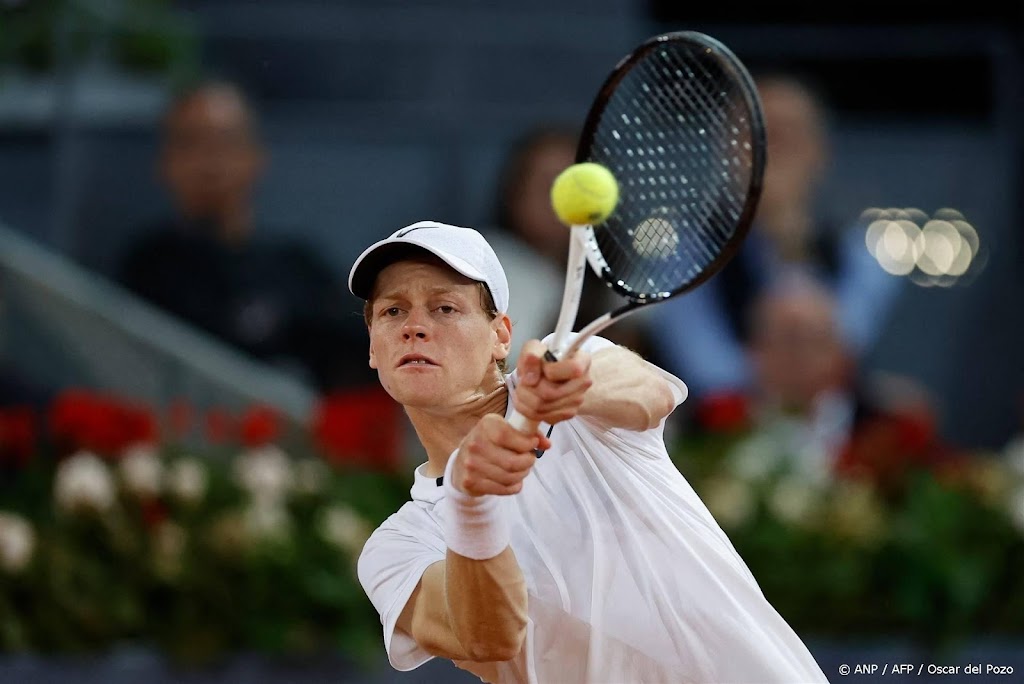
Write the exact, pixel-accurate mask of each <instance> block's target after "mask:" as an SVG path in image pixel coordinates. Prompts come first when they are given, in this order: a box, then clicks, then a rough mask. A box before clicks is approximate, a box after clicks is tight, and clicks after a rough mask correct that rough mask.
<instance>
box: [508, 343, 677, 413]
mask: <svg viewBox="0 0 1024 684" xmlns="http://www.w3.org/2000/svg"><path fill="white" fill-rule="evenodd" d="M577 334H578V333H570V334H569V339H570V340H571V339H573V338H575V337H576V336H577ZM554 336H555V335H554V333H552V334H550V335H548V336H546V337H545V338H544V339H543V340H541V341H542V342H543V343H544V344H545V345H549V344H550V343H551V340H552V338H554ZM614 346H615V343H614V342H612V341H611V340H609V339H607V338H605V337H600V336H598V335H594V336H593V337H590V338H588V339H587V340H585V341H584V342H583V345H582V346H581V347H580V349H582V350H583V351H585V352H587V353H588V354H593V353H595V352H598V351H601V350H602V349H607V348H609V347H614ZM645 363H647V365H648V366H650V368H651V369H653V370H654V371H655V372H656V373H657V374H658V375H659V376H660V377H661V378H663V379H664V380H665V382H667V383H668V384H669V387H670V388H671V389H672V396H673V398H674V399H675V406H679V405H680V404H682V403H683V402H684V401H686V397H687V396H688V395H689V389H687V387H686V383H684V382H683V381H682V380H680V379H679V378H677V377H676V376H675V375H673V374H672V373H669V372H668V371H667V370H665V369H664V368H661V367H660V366H656V365H654V364H653V363H651V362H650V361H645ZM511 380H512V381H511V386H512V387H513V388H515V387H516V386H517V385H518V384H519V372H518V369H517V370H515V371H513V372H512V376H511Z"/></svg>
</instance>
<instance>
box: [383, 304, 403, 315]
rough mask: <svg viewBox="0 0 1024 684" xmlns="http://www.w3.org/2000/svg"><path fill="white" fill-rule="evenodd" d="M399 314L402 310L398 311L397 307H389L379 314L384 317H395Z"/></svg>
mask: <svg viewBox="0 0 1024 684" xmlns="http://www.w3.org/2000/svg"><path fill="white" fill-rule="evenodd" d="M401 312H402V310H401V309H399V308H398V307H397V306H389V307H388V308H386V309H384V311H382V312H381V313H382V314H383V315H384V316H397V315H398V314H400V313H401Z"/></svg>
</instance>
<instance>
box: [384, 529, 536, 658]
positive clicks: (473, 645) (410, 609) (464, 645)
mask: <svg viewBox="0 0 1024 684" xmlns="http://www.w3.org/2000/svg"><path fill="white" fill-rule="evenodd" d="M526 611H527V604H526V582H525V580H524V579H523V573H522V571H521V570H520V569H519V564H518V563H517V562H516V558H515V555H514V554H513V553H512V549H511V548H508V547H506V548H505V550H504V551H502V552H501V553H499V554H498V555H497V556H495V557H494V558H489V559H486V560H474V559H471V558H466V557H464V556H460V555H459V554H457V553H455V552H453V551H452V550H450V549H449V550H448V553H447V555H446V557H445V560H443V561H439V562H437V563H434V564H433V565H431V566H430V567H428V568H427V570H426V572H424V573H423V577H422V578H421V579H420V583H419V585H418V586H417V587H416V589H415V590H414V591H413V593H412V596H410V597H409V602H408V603H406V605H405V609H404V610H403V611H402V614H401V616H400V617H399V618H398V628H399V629H401V630H403V631H405V632H406V633H408V634H410V635H411V636H412V637H413V639H415V640H416V643H417V644H419V646H420V648H422V649H423V650H424V651H426V652H427V653H430V654H431V655H435V656H440V657H442V658H450V659H452V660H471V661H476V662H494V661H501V660H510V659H512V658H514V657H515V656H516V654H517V653H519V651H520V649H521V648H522V644H523V638H524V637H525V635H526Z"/></svg>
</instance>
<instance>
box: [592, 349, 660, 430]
mask: <svg viewBox="0 0 1024 684" xmlns="http://www.w3.org/2000/svg"><path fill="white" fill-rule="evenodd" d="M590 375H591V377H592V378H593V380H594V384H593V385H592V386H591V387H590V389H589V390H587V394H586V395H585V396H584V398H583V405H582V406H581V407H580V415H581V416H587V417H590V418H594V419H596V420H598V421H600V422H601V423H603V424H605V425H607V426H609V427H620V428H626V429H627V430H637V431H641V430H649V429H651V428H653V427H655V426H657V425H658V423H660V422H661V420H662V419H663V418H664V417H665V416H667V415H668V414H669V413H671V412H672V409H673V408H674V406H675V401H674V399H673V396H672V389H671V388H670V387H669V384H668V382H667V381H666V380H665V379H664V378H662V377H661V376H660V375H658V374H657V372H655V371H654V370H653V369H652V368H651V366H650V364H648V363H647V362H646V361H644V360H643V359H642V358H641V357H640V356H639V355H637V354H635V353H633V352H631V351H630V350H628V349H626V348H624V347H609V348H606V349H602V350H600V351H598V352H595V353H594V355H593V359H592V361H591V365H590Z"/></svg>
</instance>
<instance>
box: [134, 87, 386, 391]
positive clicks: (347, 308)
mask: <svg viewBox="0 0 1024 684" xmlns="http://www.w3.org/2000/svg"><path fill="white" fill-rule="evenodd" d="M162 138H163V139H162V148H161V153H160V159H159V174H160V178H161V179H162V181H163V183H164V184H165V185H166V187H167V189H168V190H169V191H170V194H171V196H172V199H173V202H174V205H175V210H176V214H175V215H174V216H169V217H167V218H165V219H163V220H161V221H159V222H158V223H157V224H156V225H154V226H151V227H148V228H147V229H146V230H145V232H144V234H143V235H142V236H141V237H140V238H139V239H138V240H137V241H136V242H135V243H134V244H133V245H131V246H130V249H129V250H128V251H127V253H126V254H125V255H124V257H123V259H122V261H121V263H120V266H119V271H118V274H117V277H118V279H119V280H120V281H121V282H122V283H123V284H124V285H125V286H126V287H127V288H129V289H130V290H132V291H134V292H135V293H137V294H138V295H140V296H141V297H143V298H145V299H147V300H149V301H150V302H152V303H153V304H156V305H157V306H159V307H162V308H163V309H166V310H167V311H169V312H171V313H173V314H175V315H177V316H179V317H180V318H182V319H184V320H185V321H188V322H189V323H191V324H193V325H195V326H197V327H199V328H201V329H203V330H205V331H207V332H209V333H212V334H213V335H214V336H216V337H218V338H220V339H222V340H223V341H225V342H227V343H229V344H231V345H233V346H235V347H237V348H238V349H241V350H243V351H245V352H247V353H249V354H250V355H252V356H254V357H256V358H258V359H261V360H263V361H266V362H269V363H273V364H275V365H278V366H282V367H284V368H285V369H287V370H290V371H293V372H295V373H296V374H298V375H300V376H301V377H303V378H304V379H305V380H306V381H308V382H310V383H311V384H313V385H315V386H316V387H317V388H318V389H320V390H321V391H324V390H329V389H336V388H341V387H351V386H357V385H358V386H361V385H364V384H374V385H375V384H376V380H375V378H374V377H373V375H372V373H371V371H370V369H369V367H368V365H367V361H366V358H367V351H366V349H367V339H366V331H365V330H364V328H363V322H362V317H361V315H360V313H359V312H360V311H361V308H360V306H359V304H358V303H356V302H355V300H354V299H352V298H351V296H350V295H349V294H348V292H347V291H346V289H345V288H344V287H342V286H341V283H340V282H339V281H338V280H337V279H336V277H335V273H334V271H333V269H332V268H331V267H330V265H328V264H326V263H324V261H322V260H321V258H320V255H318V254H317V252H316V251H315V250H314V249H313V248H312V247H311V246H309V245H306V244H304V243H301V242H299V241H297V240H288V239H271V238H268V237H264V236H262V235H261V234H260V230H259V228H258V220H257V218H256V216H255V210H254V207H253V196H254V193H255V189H256V185H257V182H258V181H259V179H260V177H261V175H262V173H263V170H264V167H265V165H266V152H265V150H264V147H263V145H262V143H261V141H260V137H259V132H258V127H257V123H256V121H255V117H254V115H253V113H252V111H251V109H250V106H249V103H248V102H247V101H246V98H245V96H244V94H243V93H242V92H241V90H240V89H239V88H237V87H236V86H234V85H232V84H230V83H220V82H207V83H202V84H200V85H198V86H195V87H193V88H191V89H189V90H187V91H185V92H184V93H183V94H181V95H180V96H179V97H177V98H176V99H175V100H174V101H173V102H172V103H171V105H170V107H169V109H168V111H167V113H166V115H165V118H164V121H163V129H162Z"/></svg>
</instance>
